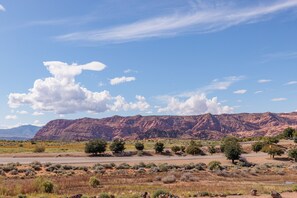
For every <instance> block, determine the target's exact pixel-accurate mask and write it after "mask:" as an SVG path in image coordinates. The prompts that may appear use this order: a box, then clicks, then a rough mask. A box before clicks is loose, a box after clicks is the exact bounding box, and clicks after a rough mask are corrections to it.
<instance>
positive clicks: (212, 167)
mask: <svg viewBox="0 0 297 198" xmlns="http://www.w3.org/2000/svg"><path fill="white" fill-rule="evenodd" d="M208 169H209V170H221V169H222V167H221V162H219V161H211V162H209V164H208Z"/></svg>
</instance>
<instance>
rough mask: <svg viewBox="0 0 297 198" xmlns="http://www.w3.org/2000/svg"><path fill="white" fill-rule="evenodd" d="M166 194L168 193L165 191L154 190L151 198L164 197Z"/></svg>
mask: <svg viewBox="0 0 297 198" xmlns="http://www.w3.org/2000/svg"><path fill="white" fill-rule="evenodd" d="M166 194H168V192H167V191H165V190H161V189H160V190H156V191H155V192H154V194H153V198H158V197H159V196H160V195H166Z"/></svg>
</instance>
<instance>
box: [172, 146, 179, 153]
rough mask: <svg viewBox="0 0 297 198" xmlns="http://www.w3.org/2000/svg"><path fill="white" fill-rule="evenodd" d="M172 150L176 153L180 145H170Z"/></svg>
mask: <svg viewBox="0 0 297 198" xmlns="http://www.w3.org/2000/svg"><path fill="white" fill-rule="evenodd" d="M171 150H172V152H174V153H177V152H178V151H180V150H181V149H180V147H179V146H172V147H171Z"/></svg>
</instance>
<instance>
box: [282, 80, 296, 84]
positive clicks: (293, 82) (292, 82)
mask: <svg viewBox="0 0 297 198" xmlns="http://www.w3.org/2000/svg"><path fill="white" fill-rule="evenodd" d="M296 84H297V81H295V80H293V81H289V82H287V83H286V84H285V85H296Z"/></svg>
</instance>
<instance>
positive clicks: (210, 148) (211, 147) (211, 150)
mask: <svg viewBox="0 0 297 198" xmlns="http://www.w3.org/2000/svg"><path fill="white" fill-rule="evenodd" d="M208 152H209V153H210V154H211V155H212V154H214V153H216V148H215V146H214V145H209V146H208Z"/></svg>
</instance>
